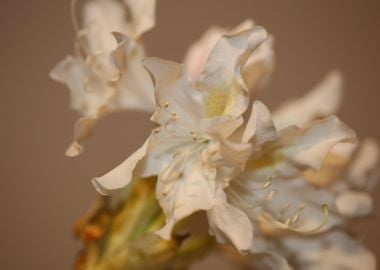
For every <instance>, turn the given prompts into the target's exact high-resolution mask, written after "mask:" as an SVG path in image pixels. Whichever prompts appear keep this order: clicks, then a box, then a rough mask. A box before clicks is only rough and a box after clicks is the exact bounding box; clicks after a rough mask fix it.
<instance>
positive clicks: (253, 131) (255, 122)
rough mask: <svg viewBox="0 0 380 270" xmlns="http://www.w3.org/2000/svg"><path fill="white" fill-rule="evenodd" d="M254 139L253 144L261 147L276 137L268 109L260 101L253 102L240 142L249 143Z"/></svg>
mask: <svg viewBox="0 0 380 270" xmlns="http://www.w3.org/2000/svg"><path fill="white" fill-rule="evenodd" d="M252 137H254V140H255V141H254V144H255V145H261V144H263V143H264V142H267V141H270V140H273V139H274V138H275V137H276V130H275V128H274V124H273V121H272V119H271V115H270V112H269V110H268V108H267V107H266V106H265V105H264V104H263V103H262V102H261V101H257V100H256V101H254V102H253V106H252V112H251V115H250V117H249V119H248V122H247V124H246V127H245V130H244V133H243V136H242V142H249V141H250V140H251V138H252Z"/></svg>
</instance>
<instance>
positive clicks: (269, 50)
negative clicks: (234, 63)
mask: <svg viewBox="0 0 380 270" xmlns="http://www.w3.org/2000/svg"><path fill="white" fill-rule="evenodd" d="M273 43H274V38H273V37H272V36H268V38H267V39H266V40H265V41H264V42H263V43H262V44H261V45H260V46H259V47H258V48H257V49H256V50H255V51H254V52H253V53H252V55H251V57H250V58H249V59H248V61H247V63H246V65H245V66H244V68H243V77H244V81H245V83H246V85H247V87H248V89H249V90H257V89H259V88H260V87H261V86H263V85H264V84H265V83H266V82H268V80H269V78H270V76H271V75H272V73H273V70H274V61H275V60H274V50H273Z"/></svg>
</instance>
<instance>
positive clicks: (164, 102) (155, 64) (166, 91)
mask: <svg viewBox="0 0 380 270" xmlns="http://www.w3.org/2000/svg"><path fill="white" fill-rule="evenodd" d="M143 63H144V66H145V68H146V69H147V70H148V72H150V74H151V76H152V78H153V81H154V85H155V98H156V104H157V106H156V111H155V112H154V114H153V116H152V120H153V121H155V122H157V123H158V124H161V125H165V124H166V123H167V122H168V121H169V120H170V119H171V118H172V116H173V114H174V115H175V116H176V118H179V120H180V121H181V122H182V123H183V124H185V125H188V126H192V127H196V126H197V125H198V119H201V118H202V116H203V115H204V109H203V106H202V105H203V104H202V98H201V93H200V92H199V91H198V90H197V89H195V88H194V87H193V86H192V85H191V84H190V82H189V79H188V77H187V74H186V71H185V70H184V68H183V66H182V65H180V64H177V63H175V62H172V61H167V60H163V59H159V58H147V59H145V60H144V61H143Z"/></svg>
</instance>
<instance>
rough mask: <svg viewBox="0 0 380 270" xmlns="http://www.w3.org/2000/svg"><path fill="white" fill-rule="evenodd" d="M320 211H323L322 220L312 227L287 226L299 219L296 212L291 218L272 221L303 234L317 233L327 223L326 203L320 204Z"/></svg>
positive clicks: (327, 209) (281, 226)
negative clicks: (282, 220) (306, 228)
mask: <svg viewBox="0 0 380 270" xmlns="http://www.w3.org/2000/svg"><path fill="white" fill-rule="evenodd" d="M322 211H323V220H322V222H321V223H320V224H319V225H317V226H316V227H315V228H312V229H308V230H302V229H296V228H291V227H290V226H289V224H290V223H295V222H297V221H298V219H299V215H297V214H296V215H294V216H293V218H292V219H287V220H286V221H285V222H279V221H274V223H275V224H276V225H277V226H279V227H280V228H281V229H285V230H290V231H292V232H297V233H301V234H305V235H306V234H314V233H317V232H318V231H319V230H321V229H322V228H323V227H324V226H325V225H326V224H327V221H328V217H329V208H328V206H327V204H323V205H322Z"/></svg>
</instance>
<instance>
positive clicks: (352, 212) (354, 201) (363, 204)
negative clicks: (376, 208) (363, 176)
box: [335, 190, 373, 218]
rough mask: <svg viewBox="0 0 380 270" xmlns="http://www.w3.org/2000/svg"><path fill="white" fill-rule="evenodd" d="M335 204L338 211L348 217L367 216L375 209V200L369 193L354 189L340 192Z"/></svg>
mask: <svg viewBox="0 0 380 270" xmlns="http://www.w3.org/2000/svg"><path fill="white" fill-rule="evenodd" d="M335 205H336V207H337V209H338V211H339V212H340V213H341V214H342V215H344V216H345V217H347V218H353V217H363V216H367V215H369V214H370V213H371V212H372V210H373V201H372V198H371V196H370V195H369V194H367V193H365V192H359V191H352V190H347V191H343V192H342V193H340V194H339V195H338V197H337V198H336V201H335Z"/></svg>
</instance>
